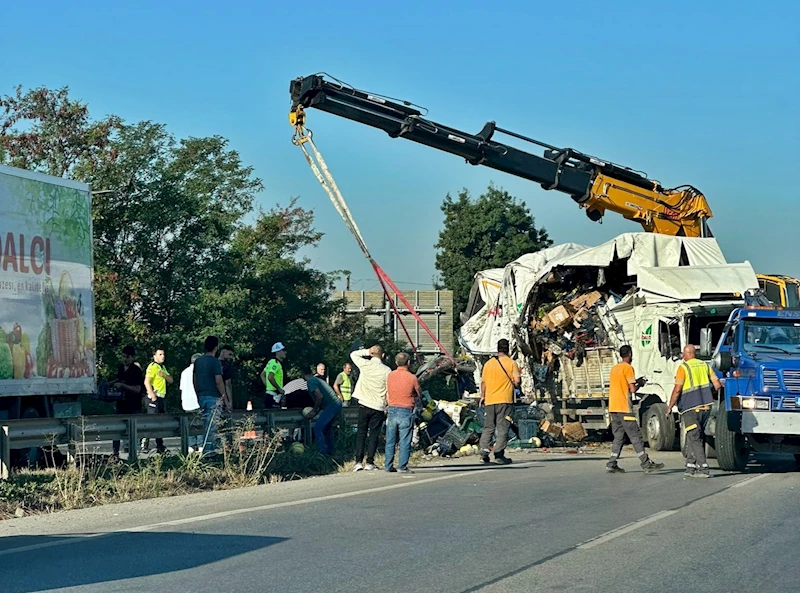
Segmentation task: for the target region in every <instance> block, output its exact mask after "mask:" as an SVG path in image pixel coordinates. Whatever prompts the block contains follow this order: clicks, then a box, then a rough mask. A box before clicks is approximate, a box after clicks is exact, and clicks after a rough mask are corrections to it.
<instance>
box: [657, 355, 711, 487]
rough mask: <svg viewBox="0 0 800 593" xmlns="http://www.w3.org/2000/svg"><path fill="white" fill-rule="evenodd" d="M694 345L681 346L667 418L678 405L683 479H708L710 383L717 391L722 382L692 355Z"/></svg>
mask: <svg viewBox="0 0 800 593" xmlns="http://www.w3.org/2000/svg"><path fill="white" fill-rule="evenodd" d="M696 355H697V352H696V350H695V347H694V346H693V345H691V344H687V345H686V346H685V347H684V348H683V362H682V363H681V364H680V366H679V367H678V370H677V371H676V372H675V387H673V389H672V397H671V398H670V400H669V405H668V406H667V418H669V417H670V416H671V415H672V408H674V407H675V404H676V403H677V404H678V414H680V417H681V422H682V423H683V429H684V432H685V433H686V472H685V473H684V477H686V478H710V477H711V471H710V470H709V469H708V463H707V460H706V424H708V420H709V417H710V416H711V404H712V403H713V401H714V393H713V392H712V391H711V385H714V388H715V389H717V390H719V389H722V384H721V383H720V380H719V379H718V378H717V375H716V374H715V373H714V370H713V369H712V368H711V367H710V366H709V365H708V363H706V362H704V361H702V360H698V359H697V358H695V356H696Z"/></svg>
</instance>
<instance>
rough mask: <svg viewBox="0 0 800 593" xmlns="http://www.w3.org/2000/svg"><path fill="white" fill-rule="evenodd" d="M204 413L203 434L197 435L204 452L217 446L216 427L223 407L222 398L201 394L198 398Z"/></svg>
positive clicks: (198, 442)
mask: <svg viewBox="0 0 800 593" xmlns="http://www.w3.org/2000/svg"><path fill="white" fill-rule="evenodd" d="M197 403H198V404H200V410H201V411H202V414H203V434H201V435H200V436H199V437H197V445H198V446H199V447H202V448H203V453H208V452H210V451H213V450H214V449H215V447H216V438H217V435H216V429H217V421H218V420H219V415H220V412H221V411H222V408H221V406H220V403H221V399H220V398H218V397H214V396H212V395H201V396H199V397H198V398H197Z"/></svg>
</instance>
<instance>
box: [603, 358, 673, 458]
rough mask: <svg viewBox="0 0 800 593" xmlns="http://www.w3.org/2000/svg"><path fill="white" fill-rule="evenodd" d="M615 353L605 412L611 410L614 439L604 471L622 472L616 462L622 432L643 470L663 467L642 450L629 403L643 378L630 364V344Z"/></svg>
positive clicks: (636, 425)
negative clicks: (617, 357) (617, 361)
mask: <svg viewBox="0 0 800 593" xmlns="http://www.w3.org/2000/svg"><path fill="white" fill-rule="evenodd" d="M619 357H620V358H621V359H622V362H620V363H617V364H615V365H614V367H613V368H612V369H611V377H610V379H609V387H608V412H609V413H610V414H611V433H612V434H613V435H614V442H613V443H611V457H610V458H609V460H608V462H607V463H606V471H607V472H608V473H610V474H615V473H617V474H624V473H625V470H624V469H622V468H621V467H620V466H619V465H618V463H617V462H618V461H619V456H620V453H622V447H623V445H624V444H625V435H626V434H627V435H628V438H629V439H630V440H631V445H633V450H634V451H636V455H637V456H638V457H639V463H640V464H641V466H642V469H643V470H644V471H645V473H650V472H654V471H658V470H660V469H663V468H664V464H663V463H656V462H655V461H653V460H652V459H650V457H649V456H648V455H647V451H645V450H644V439H642V432H641V430H640V429H639V422H638V421H637V420H636V416H634V414H633V408H632V406H631V393H636V392H637V391H638V390H639V388H641V387H644V384H645V380H644V379H643V378H640V379H637V378H636V375H635V373H634V371H633V367H632V366H631V362H633V349H632V348H631V347H630V346H628V345H627V344H626V345H625V346H622V347H621V348H620V349H619Z"/></svg>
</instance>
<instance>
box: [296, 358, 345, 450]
mask: <svg viewBox="0 0 800 593" xmlns="http://www.w3.org/2000/svg"><path fill="white" fill-rule="evenodd" d="M303 369H304V370H303V379H305V381H306V384H307V385H308V394H309V395H310V396H311V397H312V398H313V399H314V411H313V412H312V414H310V415H309V416H308V417H309V418H314V417H316V422H314V440H315V441H316V442H317V447H318V448H319V451H320V453H322V454H323V455H333V421H334V420H335V419H336V416H337V414H339V412H341V410H342V401H341V400H340V399H339V396H338V395H336V392H335V391H334V390H333V388H332V387H331V386H330V385H328V383H327V381H324V380H323V379H321V378H319V377H317V376H315V375H312V374H311V367H308V366H304V367H303Z"/></svg>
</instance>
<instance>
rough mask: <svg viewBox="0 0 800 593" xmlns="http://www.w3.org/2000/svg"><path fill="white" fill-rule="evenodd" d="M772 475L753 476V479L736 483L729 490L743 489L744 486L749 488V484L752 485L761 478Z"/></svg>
mask: <svg viewBox="0 0 800 593" xmlns="http://www.w3.org/2000/svg"><path fill="white" fill-rule="evenodd" d="M770 475H772V474H758V475H757V476H753V477H752V478H747V479H746V480H742V481H741V482H736V483H735V484H732V485H731V486H729V488H741V487H742V486H747V485H748V484H752V483H753V482H755V481H756V480H760V479H761V478H766V477H767V476H770Z"/></svg>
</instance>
